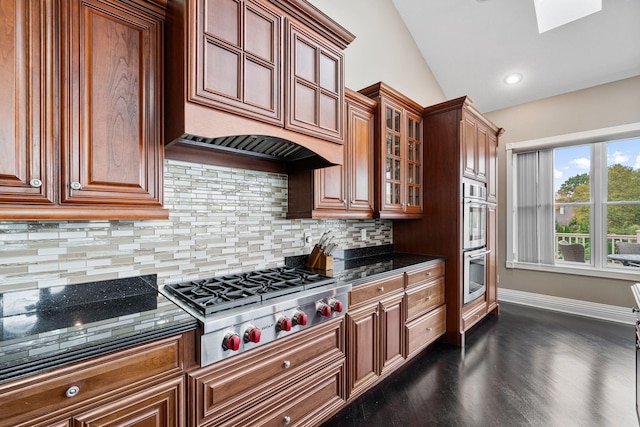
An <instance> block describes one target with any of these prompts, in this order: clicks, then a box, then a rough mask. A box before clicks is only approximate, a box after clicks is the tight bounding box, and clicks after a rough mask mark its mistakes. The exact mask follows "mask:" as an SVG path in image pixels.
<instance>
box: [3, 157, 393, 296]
mask: <svg viewBox="0 0 640 427" xmlns="http://www.w3.org/2000/svg"><path fill="white" fill-rule="evenodd" d="M164 185H165V187H164V188H165V190H164V201H165V207H167V208H168V209H169V211H170V215H169V219H168V220H164V221H0V292H6V291H10V290H16V289H35V288H44V287H51V286H60V285H69V284H76V283H85V282H89V281H97V280H108V279H115V278H123V277H131V276H137V275H146V274H157V275H158V284H164V283H173V282H179V281H183V280H187V279H193V278H204V277H210V276H214V275H219V274H227V273H234V272H240V271H249V270H255V269H259V268H268V267H275V266H279V265H284V257H285V256H294V255H303V254H307V253H309V252H310V249H311V245H310V244H306V245H305V243H304V236H305V235H310V236H311V237H312V240H313V241H314V242H315V241H317V239H318V238H319V237H320V235H321V234H322V233H323V232H324V231H328V230H332V231H333V233H334V234H335V235H336V239H337V240H338V241H339V247H340V249H353V248H360V247H365V246H377V245H384V244H390V243H392V226H393V225H392V222H391V221H388V220H333V219H331V220H288V219H286V212H287V176H286V175H280V174H274V173H267V172H259V171H250V170H244V169H232V168H224V167H217V166H209V165H201V164H196V163H187V162H179V161H173V160H167V161H165V181H164ZM363 228H365V229H366V235H367V238H366V241H362V240H361V230H362V229H363ZM334 241H335V240H334Z"/></svg>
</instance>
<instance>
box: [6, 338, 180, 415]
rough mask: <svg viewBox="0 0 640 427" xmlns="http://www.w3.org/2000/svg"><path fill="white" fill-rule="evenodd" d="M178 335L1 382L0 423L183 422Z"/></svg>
mask: <svg viewBox="0 0 640 427" xmlns="http://www.w3.org/2000/svg"><path fill="white" fill-rule="evenodd" d="M182 337H183V335H177V336H173V337H169V338H164V339H161V340H158V341H155V342H152V343H149V344H143V345H139V346H136V347H132V348H129V349H126V350H122V351H118V352H114V353H110V354H107V355H104V356H100V357H96V358H93V359H89V360H87V361H83V362H78V363H73V364H70V365H67V366H64V367H61V368H57V369H54V370H51V371H48V372H44V373H40V374H35V375H31V376H28V377H24V378H20V379H17V380H14V381H10V382H6V383H3V384H0V414H2V416H0V427H16V426H39V427H40V426H47V427H51V426H55V427H58V426H67V425H72V426H74V427H80V426H110V425H123V423H124V425H128V426H140V427H142V426H147V425H153V426H155V427H159V426H166V427H175V426H184V425H185V420H186V417H185V414H184V405H185V403H184V374H183V354H184V339H183V338H182ZM116 414H117V415H116ZM114 417H115V418H114ZM125 419H128V420H130V421H128V422H126V423H125V422H124V421H123V420H125ZM134 420H136V421H135V422H134ZM142 420H145V421H144V422H143V421H142Z"/></svg>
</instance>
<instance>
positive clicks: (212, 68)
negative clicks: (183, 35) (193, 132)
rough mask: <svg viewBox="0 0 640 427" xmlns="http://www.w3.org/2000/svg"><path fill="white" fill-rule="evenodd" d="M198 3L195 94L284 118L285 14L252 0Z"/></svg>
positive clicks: (258, 115) (256, 114)
mask: <svg viewBox="0 0 640 427" xmlns="http://www.w3.org/2000/svg"><path fill="white" fill-rule="evenodd" d="M195 3H196V7H195V16H196V19H194V20H193V21H191V22H195V25H196V26H197V27H196V29H195V31H196V36H195V37H196V40H195V43H196V50H195V55H196V56H195V58H191V60H192V61H193V62H194V69H195V73H196V79H195V94H193V95H192V99H193V100H195V101H197V102H199V103H203V104H205V105H210V106H213V107H217V108H220V109H223V110H227V111H230V112H233V113H237V114H241V115H244V116H247V117H251V118H255V119H258V120H263V121H267V122H270V123H274V124H282V123H283V120H282V97H281V93H282V89H281V87H282V82H281V80H282V72H281V68H280V64H281V62H282V50H281V47H280V46H281V37H282V17H280V16H279V15H277V14H275V13H273V12H271V11H268V10H267V9H265V8H264V7H262V6H261V5H259V4H257V3H255V2H252V1H249V0H247V1H239V0H197V1H196V2H195Z"/></svg>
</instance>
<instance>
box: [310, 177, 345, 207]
mask: <svg viewBox="0 0 640 427" xmlns="http://www.w3.org/2000/svg"><path fill="white" fill-rule="evenodd" d="M314 174H315V177H314V179H315V182H316V183H317V186H316V189H315V191H314V197H315V199H316V200H315V208H316V209H318V210H331V211H338V212H339V211H346V210H347V196H346V194H345V190H346V188H345V183H346V176H345V167H344V166H341V165H338V166H332V167H329V168H322V169H317V170H315V171H314Z"/></svg>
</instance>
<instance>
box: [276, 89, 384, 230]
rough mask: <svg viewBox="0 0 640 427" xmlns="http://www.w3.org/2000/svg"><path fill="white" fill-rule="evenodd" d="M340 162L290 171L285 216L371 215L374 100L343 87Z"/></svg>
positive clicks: (353, 216) (358, 216)
mask: <svg viewBox="0 0 640 427" xmlns="http://www.w3.org/2000/svg"><path fill="white" fill-rule="evenodd" d="M345 93H346V96H345V99H346V102H345V106H346V108H345V109H346V116H347V118H346V125H345V127H346V132H345V133H346V137H345V143H344V148H343V150H344V159H343V164H342V165H337V166H332V167H328V168H322V169H317V170H315V171H299V172H290V173H289V210H288V212H287V217H288V218H373V138H374V113H375V107H376V103H375V102H374V101H372V100H371V99H369V98H367V97H365V96H363V95H361V94H359V93H358V92H355V91H352V90H349V89H346V91H345Z"/></svg>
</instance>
